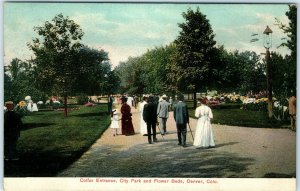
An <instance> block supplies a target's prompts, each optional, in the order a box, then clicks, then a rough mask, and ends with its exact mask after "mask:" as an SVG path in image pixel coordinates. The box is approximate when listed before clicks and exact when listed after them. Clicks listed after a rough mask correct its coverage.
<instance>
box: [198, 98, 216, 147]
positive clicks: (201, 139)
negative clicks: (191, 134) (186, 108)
mask: <svg viewBox="0 0 300 191" xmlns="http://www.w3.org/2000/svg"><path fill="white" fill-rule="evenodd" d="M200 103H201V105H200V106H199V107H197V109H196V111H195V117H197V118H198V121H197V127H196V133H195V140H194V144H193V145H194V146H196V147H205V148H207V147H214V146H215V141H214V136H213V131H212V126H211V123H210V120H211V119H212V118H213V114H212V111H211V109H210V108H209V107H208V106H207V105H206V104H207V99H205V98H204V99H201V100H200Z"/></svg>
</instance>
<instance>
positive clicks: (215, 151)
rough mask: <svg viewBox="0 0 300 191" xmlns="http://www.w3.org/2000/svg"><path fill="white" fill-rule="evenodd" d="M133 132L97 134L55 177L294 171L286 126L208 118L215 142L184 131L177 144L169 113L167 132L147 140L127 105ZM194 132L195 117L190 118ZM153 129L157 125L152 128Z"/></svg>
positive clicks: (272, 174)
mask: <svg viewBox="0 0 300 191" xmlns="http://www.w3.org/2000/svg"><path fill="white" fill-rule="evenodd" d="M132 113H133V124H134V128H135V132H136V134H135V135H133V136H124V135H118V136H113V131H112V129H110V128H109V129H107V130H106V131H105V132H104V134H103V135H102V136H101V138H100V139H99V140H98V141H97V142H96V143H95V144H94V145H93V146H92V147H91V148H90V149H89V150H88V151H87V152H86V153H85V154H84V155H83V156H82V157H81V158H80V159H79V160H78V161H76V162H75V163H73V164H72V165H70V166H69V168H67V169H65V170H64V171H62V172H60V173H59V174H58V175H57V176H58V177H183V178H187V177H195V178H212V177H214V178H229V177H234V178H243V177H247V178H251V177H254V178H262V177H295V175H296V133H295V132H293V131H290V130H288V129H268V128H246V127H235V126H225V125H216V124H213V132H214V138H215V143H216V147H215V148H211V149H196V148H195V147H194V146H192V144H193V141H192V137H191V134H190V132H188V136H187V144H188V147H187V148H183V147H180V146H178V145H177V133H176V127H175V122H174V119H173V113H172V112H170V118H169V119H168V121H167V131H168V132H169V134H167V135H165V136H164V138H162V136H161V135H160V134H158V135H157V138H158V142H157V143H155V144H151V145H150V144H148V142H147V137H146V136H142V135H140V134H139V131H140V130H139V120H140V117H139V116H140V115H139V113H138V111H137V110H136V109H133V110H132ZM190 126H191V128H192V131H193V134H195V127H196V120H195V119H192V118H191V119H190ZM157 131H158V129H157ZM119 133H120V130H119Z"/></svg>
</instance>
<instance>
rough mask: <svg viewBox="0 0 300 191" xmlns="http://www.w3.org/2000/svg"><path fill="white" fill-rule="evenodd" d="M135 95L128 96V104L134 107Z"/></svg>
mask: <svg viewBox="0 0 300 191" xmlns="http://www.w3.org/2000/svg"><path fill="white" fill-rule="evenodd" d="M133 101H134V100H133V97H132V96H128V97H127V104H128V105H129V106H130V107H132V106H133Z"/></svg>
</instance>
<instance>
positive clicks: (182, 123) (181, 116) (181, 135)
mask: <svg viewBox="0 0 300 191" xmlns="http://www.w3.org/2000/svg"><path fill="white" fill-rule="evenodd" d="M183 99H184V97H183V95H179V96H178V102H177V103H176V105H175V107H174V119H175V121H176V127H177V135H178V145H182V146H183V147H186V132H187V129H186V124H187V123H189V113H188V108H187V105H186V104H185V103H184V102H183Z"/></svg>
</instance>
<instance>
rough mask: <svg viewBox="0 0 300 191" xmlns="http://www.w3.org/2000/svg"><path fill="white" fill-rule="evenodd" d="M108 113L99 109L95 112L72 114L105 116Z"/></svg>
mask: <svg viewBox="0 0 300 191" xmlns="http://www.w3.org/2000/svg"><path fill="white" fill-rule="evenodd" d="M106 115H108V113H107V112H105V111H101V112H96V113H82V114H78V115H72V116H74V117H93V116H106Z"/></svg>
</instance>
